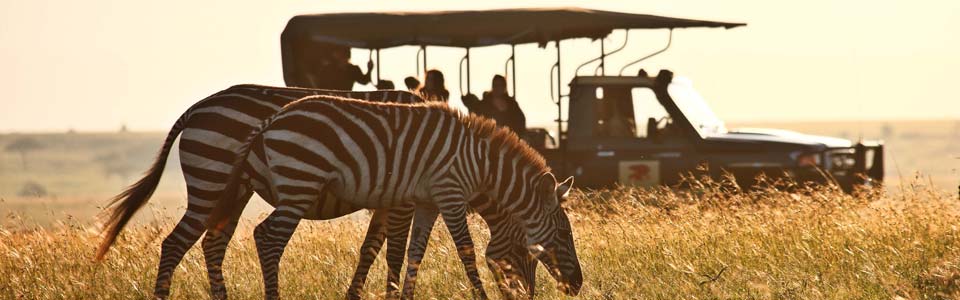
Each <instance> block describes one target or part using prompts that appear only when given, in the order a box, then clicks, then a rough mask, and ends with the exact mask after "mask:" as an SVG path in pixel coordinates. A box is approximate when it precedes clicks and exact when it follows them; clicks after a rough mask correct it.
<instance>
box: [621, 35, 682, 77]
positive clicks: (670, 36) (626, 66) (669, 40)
mask: <svg viewBox="0 0 960 300" xmlns="http://www.w3.org/2000/svg"><path fill="white" fill-rule="evenodd" d="M671 44H673V28H670V35H669V36H667V44H666V45H665V46H663V48H662V49H660V50H657V51H655V52H653V53H650V54H648V55H647V56H644V57H641V58H638V59H637V60H634V61H632V62H630V63H627V64H626V65H623V67H622V68H620V76H623V71H626V70H627V68H629V67H630V66H632V65H635V64H637V63H639V62H641V61H644V60H646V59H648V58H651V57H654V56H657V54H660V53H663V52H664V51H667V49H670V45H671Z"/></svg>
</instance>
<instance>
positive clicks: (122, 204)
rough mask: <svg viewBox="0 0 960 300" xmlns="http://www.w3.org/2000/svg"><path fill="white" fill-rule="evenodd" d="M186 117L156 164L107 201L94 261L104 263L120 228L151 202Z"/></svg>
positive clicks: (165, 146)
mask: <svg viewBox="0 0 960 300" xmlns="http://www.w3.org/2000/svg"><path fill="white" fill-rule="evenodd" d="M186 116H187V114H186V113H185V114H183V115H182V116H180V119H179V120H177V123H176V124H174V125H173V128H171V129H170V133H168V134H167V139H166V141H164V143H163V147H162V148H160V153H159V154H157V158H156V160H154V162H153V165H152V166H150V170H148V171H147V173H146V175H144V176H143V178H140V180H138V181H137V182H136V183H134V184H133V185H130V186H129V187H127V189H126V190H124V191H123V192H122V193H120V194H119V195H117V196H114V197H113V198H112V199H111V200H110V203H109V204H108V205H107V206H108V207H110V213H109V216H108V217H107V219H106V221H105V222H104V228H103V241H101V242H100V245H99V246H98V247H97V253H96V258H95V259H96V260H97V261H100V260H103V257H104V256H106V254H107V251H108V250H110V246H112V245H113V243H114V242H116V240H117V235H119V234H120V230H123V226H125V225H127V222H129V221H130V219H131V218H132V217H133V215H134V214H135V213H136V212H137V211H138V210H140V208H141V207H143V205H144V204H146V203H147V201H148V200H150V196H152V195H153V192H154V191H155V190H156V189H157V184H159V183H160V177H161V176H162V175H163V168H164V167H165V166H166V164H167V156H168V154H170V149H171V148H173V142H174V141H175V140H176V139H177V136H178V135H180V132H181V131H183V127H184V124H185V123H186Z"/></svg>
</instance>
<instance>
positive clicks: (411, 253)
mask: <svg viewBox="0 0 960 300" xmlns="http://www.w3.org/2000/svg"><path fill="white" fill-rule="evenodd" d="M438 215H440V210H438V209H437V206H436V205H433V204H432V203H418V204H417V206H416V209H415V212H414V215H413V228H412V229H410V231H411V232H412V233H411V234H410V246H409V247H408V248H407V277H406V278H405V279H404V280H403V295H402V298H401V299H413V291H414V290H415V289H416V285H417V272H418V271H419V270H420V262H421V261H423V254H424V253H425V252H426V251H427V244H428V243H429V242H430V233H431V232H433V225H434V223H436V222H437V216H438Z"/></svg>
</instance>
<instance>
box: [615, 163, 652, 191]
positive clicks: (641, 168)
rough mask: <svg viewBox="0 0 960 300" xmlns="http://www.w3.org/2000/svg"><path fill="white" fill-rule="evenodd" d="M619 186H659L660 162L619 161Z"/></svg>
mask: <svg viewBox="0 0 960 300" xmlns="http://www.w3.org/2000/svg"><path fill="white" fill-rule="evenodd" d="M620 184H622V185H625V186H655V185H658V184H660V161H657V160H627V161H620Z"/></svg>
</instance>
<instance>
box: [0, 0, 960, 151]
mask: <svg viewBox="0 0 960 300" xmlns="http://www.w3.org/2000/svg"><path fill="white" fill-rule="evenodd" d="M639 3H641V1H609V2H606V1H597V0H594V1H589V2H586V3H584V2H550V3H545V2H536V1H522V0H513V1H482V2H481V1H477V2H476V4H474V3H468V2H454V1H417V2H412V1H411V2H407V3H401V2H397V1H149V2H148V1H93V0H91V1H41V0H31V1H18V0H0V90H3V93H2V94H0V95H2V96H0V132H14V131H18V132H23V131H63V130H67V129H68V128H73V129H76V130H81V131H88V130H109V131H113V130H116V129H118V128H119V127H120V126H121V124H126V125H127V126H128V127H129V128H130V129H131V130H167V129H168V128H169V126H170V125H172V124H173V121H174V120H176V118H177V117H178V116H179V115H180V114H181V113H182V112H183V111H184V110H185V109H186V108H187V107H189V106H190V105H191V104H193V103H195V102H196V101H198V100H200V99H202V98H203V97H205V96H207V95H210V94H212V93H214V92H217V91H219V90H221V89H223V88H226V87H228V86H230V85H233V84H239V83H259V84H270V85H282V84H283V77H282V75H281V74H282V73H281V66H280V47H279V37H280V32H281V31H282V30H283V27H284V26H285V25H286V22H287V20H288V19H289V18H290V17H292V16H294V15H297V14H306V13H325V12H341V11H388V10H438V9H485V8H506V7H541V6H582V7H589V8H597V9H607V10H615V11H624V12H634V13H648V14H660V15H666V16H673V17H687V18H701V19H708V20H717V21H735V22H746V23H749V25H748V26H747V27H741V28H736V29H732V30H722V29H687V30H677V31H676V32H675V33H674V43H673V47H672V48H671V50H670V51H668V52H666V53H664V54H662V55H660V56H657V57H655V58H653V59H651V60H649V61H648V62H645V63H644V65H643V66H644V68H647V69H652V70H658V69H660V68H669V69H672V70H673V71H675V73H677V74H680V75H683V76H686V77H688V78H690V79H691V80H693V82H694V85H695V87H696V88H697V89H698V90H700V93H701V94H703V96H704V97H705V98H706V99H707V100H708V101H709V103H710V105H711V106H713V108H714V109H715V110H716V112H717V113H718V114H719V115H720V117H721V118H724V119H725V120H727V121H773V120H784V121H795V120H800V121H803V120H851V119H958V118H960V92H958V86H960V84H958V83H957V82H956V81H958V80H960V76H957V75H955V72H957V71H958V70H960V1H955V0H946V1H885V0H848V1H835V0H809V1H760V0H758V1H746V0H741V1H713V0H683V1H678V0H662V1H642V4H639ZM482 25H483V24H478V25H477V26H482ZM666 34H667V33H666V31H648V32H641V31H633V32H631V33H630V41H631V43H630V45H631V46H630V47H628V48H627V50H625V52H622V53H626V54H622V55H618V56H616V57H612V58H611V59H610V61H608V64H609V65H613V66H615V65H617V64H618V63H621V62H624V61H628V60H631V59H632V58H635V57H639V56H642V55H644V54H646V53H647V52H650V51H653V50H655V49H656V48H658V47H661V46H662V44H663V43H664V42H665V40H666V36H667V35H666ZM622 39H623V32H615V33H614V34H613V35H611V36H610V37H609V39H608V45H610V47H608V49H610V48H613V45H619V43H620V42H621V41H622ZM597 45H598V42H591V41H589V40H577V41H571V42H566V43H564V44H562V47H563V50H562V51H563V54H564V60H565V62H564V68H565V73H566V74H564V75H565V77H569V76H572V74H571V73H570V71H572V69H573V67H574V66H576V65H578V64H579V63H580V62H582V61H584V60H586V59H589V58H592V57H593V56H595V55H597V53H598V52H599V48H598V46H597ZM415 51H416V50H415V49H413V48H399V49H390V50H384V51H383V52H382V58H383V60H384V64H383V66H382V68H383V73H384V74H383V76H384V77H385V79H392V80H394V81H395V82H396V83H397V84H398V86H400V85H402V78H403V77H404V76H408V75H412V74H413V72H414V71H415V62H414V53H415ZM554 51H555V50H554V49H553V47H552V46H550V47H547V48H546V49H538V48H537V47H536V46H535V45H529V46H522V47H519V48H518V64H517V66H518V71H519V76H518V86H519V95H518V100H519V101H520V103H521V107H522V108H523V109H524V110H525V111H526V112H527V115H528V120H530V121H531V122H533V123H545V122H549V121H550V120H551V119H552V118H553V116H554V115H553V114H554V113H555V112H554V110H553V107H552V106H551V104H550V103H551V102H550V100H549V94H548V89H547V85H548V84H549V81H548V77H547V74H548V73H547V72H548V71H549V66H550V64H551V63H552V59H553V58H554V55H555V52H554ZM462 53H463V50H462V49H455V48H430V50H429V54H430V58H429V63H430V67H435V68H440V69H441V70H443V71H444V72H445V73H446V74H447V86H448V88H449V89H450V91H451V94H453V95H456V94H458V92H459V91H458V88H457V76H456V73H457V69H456V66H457V62H458V61H459V59H460V56H461V55H462ZM508 53H509V48H506V47H490V48H484V49H476V50H474V52H472V56H473V59H474V63H473V76H472V78H473V80H474V81H473V89H474V90H475V91H477V90H481V89H486V88H488V87H489V78H490V76H492V75H493V74H494V73H501V72H502V70H503V61H504V59H506V57H507V56H508ZM366 59H367V52H366V51H363V50H355V51H354V58H353V61H354V63H356V64H358V65H363V64H364V63H365V62H366ZM617 69H618V68H617ZM634 72H635V69H632V71H630V73H634ZM568 80H569V78H565V79H564V81H565V82H566V81H568Z"/></svg>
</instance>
